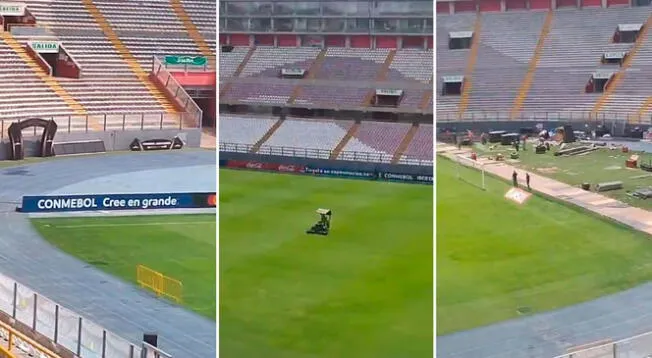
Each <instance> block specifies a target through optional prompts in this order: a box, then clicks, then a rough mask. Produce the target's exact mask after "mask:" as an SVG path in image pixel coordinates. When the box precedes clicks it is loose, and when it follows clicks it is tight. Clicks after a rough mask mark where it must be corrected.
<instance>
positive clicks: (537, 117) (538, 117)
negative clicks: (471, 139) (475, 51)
mask: <svg viewBox="0 0 652 358" xmlns="http://www.w3.org/2000/svg"><path fill="white" fill-rule="evenodd" d="M436 118H437V122H458V121H478V122H495V121H542V122H545V121H570V122H575V121H577V122H582V121H622V122H628V123H632V124H652V117H650V116H643V117H639V115H638V113H634V112H629V113H628V112H609V111H601V112H598V113H596V114H593V113H591V111H574V110H569V111H565V110H560V111H554V112H552V111H550V112H549V111H525V112H521V113H519V114H518V115H517V116H516V117H514V118H512V116H511V112H510V111H466V112H465V113H464V115H463V116H462V118H459V116H458V114H457V111H446V110H439V109H438V110H437V117H436Z"/></svg>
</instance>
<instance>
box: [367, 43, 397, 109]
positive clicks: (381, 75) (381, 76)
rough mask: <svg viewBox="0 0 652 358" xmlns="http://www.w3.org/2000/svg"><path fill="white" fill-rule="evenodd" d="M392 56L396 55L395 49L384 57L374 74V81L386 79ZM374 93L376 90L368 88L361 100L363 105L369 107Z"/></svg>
mask: <svg viewBox="0 0 652 358" xmlns="http://www.w3.org/2000/svg"><path fill="white" fill-rule="evenodd" d="M394 57H396V50H391V51H389V53H388V54H387V57H386V58H385V62H383V65H382V66H381V67H380V69H379V70H378V74H377V75H376V81H386V80H387V74H388V73H389V67H390V66H391V65H392V62H393V61H394ZM374 93H376V90H375V89H373V88H372V89H370V90H369V92H367V95H366V96H365V97H364V99H363V100H362V106H363V107H369V106H370V105H371V100H372V99H373V98H374Z"/></svg>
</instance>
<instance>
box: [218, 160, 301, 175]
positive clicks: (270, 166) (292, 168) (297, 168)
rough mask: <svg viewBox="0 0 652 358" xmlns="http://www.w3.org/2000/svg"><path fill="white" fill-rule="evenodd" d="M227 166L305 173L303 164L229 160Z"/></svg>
mask: <svg viewBox="0 0 652 358" xmlns="http://www.w3.org/2000/svg"><path fill="white" fill-rule="evenodd" d="M226 167H227V168H239V169H255V170H269V171H274V172H284V173H303V172H304V168H305V167H304V166H303V165H292V164H289V165H288V164H275V163H263V162H253V161H249V160H229V161H227V163H226Z"/></svg>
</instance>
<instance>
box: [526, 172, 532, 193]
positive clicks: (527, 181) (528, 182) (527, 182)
mask: <svg viewBox="0 0 652 358" xmlns="http://www.w3.org/2000/svg"><path fill="white" fill-rule="evenodd" d="M525 184H526V185H527V190H529V191H531V190H532V189H530V173H525Z"/></svg>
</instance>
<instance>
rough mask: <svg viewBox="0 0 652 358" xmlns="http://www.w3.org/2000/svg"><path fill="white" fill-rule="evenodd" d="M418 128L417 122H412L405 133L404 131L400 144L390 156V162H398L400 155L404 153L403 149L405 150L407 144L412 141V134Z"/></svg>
mask: <svg viewBox="0 0 652 358" xmlns="http://www.w3.org/2000/svg"><path fill="white" fill-rule="evenodd" d="M418 130H419V123H413V124H412V127H410V129H409V130H408V132H407V133H405V137H403V140H402V141H401V144H399V145H398V148H396V151H395V152H394V155H393V156H392V162H391V163H392V164H398V162H399V161H400V160H401V157H403V154H405V151H406V150H407V148H408V146H409V145H410V143H411V142H412V139H413V138H414V135H415V134H416V133H417V131H418Z"/></svg>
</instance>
